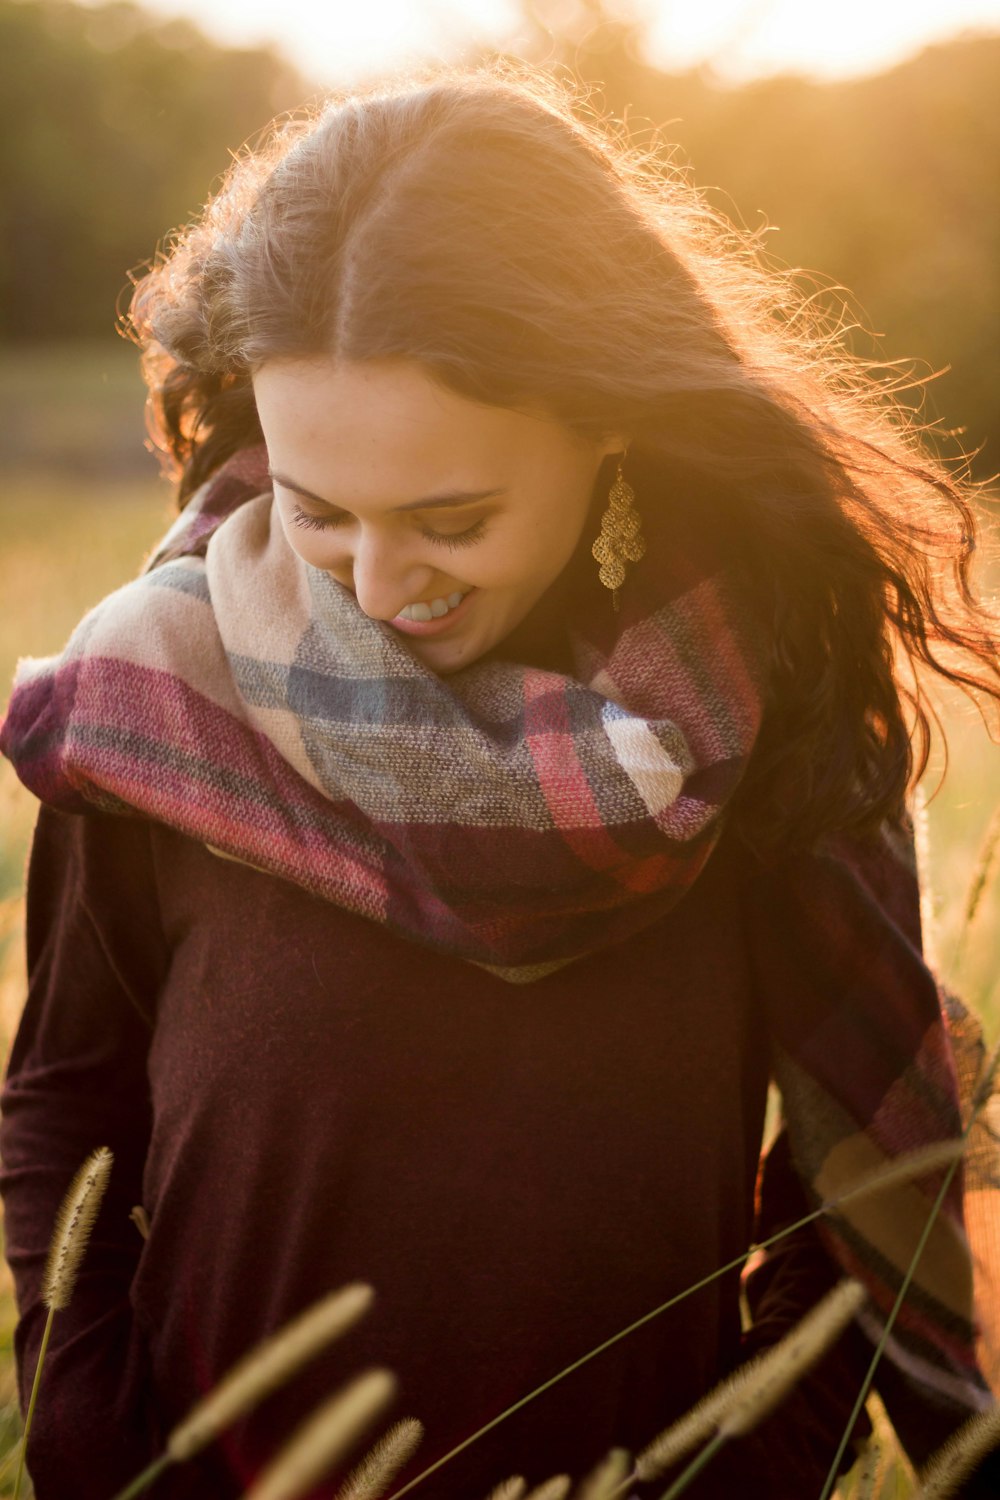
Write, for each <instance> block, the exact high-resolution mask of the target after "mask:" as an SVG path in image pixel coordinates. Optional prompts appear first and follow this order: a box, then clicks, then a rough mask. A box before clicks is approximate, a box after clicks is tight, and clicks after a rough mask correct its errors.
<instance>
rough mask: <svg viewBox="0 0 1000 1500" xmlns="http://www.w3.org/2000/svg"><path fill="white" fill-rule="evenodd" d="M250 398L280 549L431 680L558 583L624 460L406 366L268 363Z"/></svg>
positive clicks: (473, 653) (614, 444) (492, 638)
mask: <svg viewBox="0 0 1000 1500" xmlns="http://www.w3.org/2000/svg"><path fill="white" fill-rule="evenodd" d="M254 391H255V394H256V398H257V410H258V412H259V414H260V420H261V425H262V427H263V431H264V437H265V440H266V442H267V451H268V459H269V463H270V469H271V475H272V478H273V481H274V495H275V502H276V505H277V510H278V514H279V515H280V518H281V524H282V526H283V528H284V532H285V536H286V537H287V539H288V542H289V545H290V546H291V547H292V548H293V549H294V550H295V551H296V552H297V553H298V554H299V556H300V557H302V558H304V559H305V561H306V562H308V563H311V564H312V565H313V567H316V568H322V569H324V570H325V571H326V572H328V573H330V574H331V575H332V576H333V577H334V578H335V579H336V580H337V582H338V583H341V584H343V586H344V587H345V588H347V589H350V590H351V592H352V593H353V594H354V595H355V597H356V598H357V601H358V604H359V605H360V606H361V608H362V609H363V610H364V612H365V614H367V615H370V616H371V617H372V619H375V620H384V621H386V622H387V623H388V624H389V625H391V626H392V628H393V629H394V630H395V631H397V632H398V633H399V635H400V637H401V638H405V641H406V644H407V646H408V647H409V648H410V649H411V650H412V651H413V653H414V654H415V655H416V656H417V657H418V658H419V660H420V661H421V662H422V663H423V664H424V665H425V666H427V667H429V668H430V669H431V671H434V672H439V673H447V672H454V671H456V670H457V669H458V668H460V667H465V666H468V665H469V663H470V662H474V661H476V660H477V658H478V657H480V656H482V655H483V654H484V653H485V652H487V651H489V650H490V649H491V648H492V647H493V646H495V645H497V644H498V642H500V641H502V640H503V639H504V637H505V636H507V635H508V634H509V633H510V632H511V631H512V630H513V629H514V627H515V626H516V625H518V624H519V623H520V622H521V621H522V620H523V619H524V617H525V615H526V614H527V613H528V611H529V610H530V609H531V608H532V606H533V605H534V604H536V603H537V602H538V600H539V599H540V598H541V596H542V595H543V594H544V593H545V591H546V589H548V587H549V586H550V584H552V583H554V581H555V580H556V578H557V577H558V576H559V574H560V573H561V572H562V570H563V568H564V567H565V566H566V564H567V562H568V561H569V559H570V557H571V555H572V553H573V550H574V548H575V547H576V544H577V542H578V541H579V539H580V535H581V531H582V529H583V525H584V521H585V519H586V516H587V511H588V509H589V506H590V502H591V497H592V492H593V487H594V481H595V479H596V477H597V471H598V469H599V467H600V465H601V462H602V460H603V459H604V457H605V456H606V455H607V454H609V453H616V452H621V450H622V449H623V448H624V447H625V442H624V441H623V440H621V439H619V438H618V437H617V436H614V437H609V438H608V440H607V442H605V443H601V444H598V443H595V442H591V441H589V440H583V439H581V438H579V437H577V436H576V435H575V434H574V433H572V432H570V431H569V429H568V428H566V427H564V426H562V425H561V424H560V423H557V422H555V421H553V420H552V419H550V418H547V417H543V416H529V415H526V414H525V413H523V412H515V411H509V410H507V409H506V408H503V407H497V406H481V405H479V404H477V403H476V402H474V401H469V400H467V399H465V398H464V397H462V396H458V395H455V394H454V393H453V392H451V391H448V390H447V389H445V388H444V387H443V386H441V385H439V384H438V383H437V382H436V381H435V380H434V379H433V378H432V377H431V376H430V375H429V374H428V373H427V372H426V370H425V369H423V368H422V367H421V366H420V365H419V364H418V363H417V362H415V361H412V360H402V359H400V360H377V361H375V360H372V361H367V362H361V363H346V362H340V363H335V362H334V361H332V360H326V359H317V360H312V359H310V360H298V359H294V360H275V361H273V362H271V363H269V364H266V365H264V366H263V367H262V368H261V369H260V371H259V372H258V374H257V375H256V376H255V378H254ZM595 566H596V564H595Z"/></svg>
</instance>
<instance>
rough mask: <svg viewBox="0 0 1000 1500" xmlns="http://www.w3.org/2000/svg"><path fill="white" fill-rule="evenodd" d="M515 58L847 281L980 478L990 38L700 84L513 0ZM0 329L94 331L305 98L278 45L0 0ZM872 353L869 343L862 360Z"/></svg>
mask: <svg viewBox="0 0 1000 1500" xmlns="http://www.w3.org/2000/svg"><path fill="white" fill-rule="evenodd" d="M523 9H524V12H525V18H526V21H527V23H528V26H529V34H530V35H531V36H533V38H534V40H533V42H531V43H530V45H529V48H528V53H529V55H530V56H532V57H533V58H534V59H535V60H537V61H540V62H542V63H544V64H546V65H548V66H559V65H563V64H564V65H566V66H568V67H569V68H571V69H572V70H573V71H574V73H576V74H577V75H579V76H580V77H581V78H583V80H584V81H588V82H591V83H594V84H595V85H597V84H599V85H600V91H599V94H598V95H597V96H596V102H597V103H598V104H599V105H600V106H602V107H606V108H607V109H609V110H610V111H612V112H613V113H614V114H615V115H617V116H619V117H624V118H625V119H626V120H627V122H628V123H629V125H630V128H632V129H633V130H637V131H638V132H639V134H640V135H642V133H643V131H644V130H646V131H648V128H649V127H650V126H651V125H653V124H655V125H657V126H659V127H660V128H661V134H662V137H663V139H664V140H666V141H672V142H674V143H676V146H677V147H678V148H679V150H680V159H681V160H682V161H684V162H689V163H690V164H691V165H692V166H693V169H694V177H695V181H696V182H697V183H698V184H699V186H701V187H702V188H704V189H706V190H708V193H709V196H710V198H711V199H712V200H713V202H714V203H715V205H716V206H717V207H719V208H720V209H721V210H722V211H723V212H725V213H726V214H727V215H728V217H730V218H731V219H733V220H734V221H735V222H736V223H738V224H743V225H747V226H749V227H751V228H753V227H756V226H759V225H762V224H763V223H765V222H766V223H767V224H769V225H771V226H774V228H773V229H772V230H770V231H769V232H768V234H767V237H766V241H765V244H766V248H767V251H768V253H769V254H770V255H771V256H773V257H775V258H777V259H780V260H781V261H783V262H785V263H788V264H791V265H795V266H801V267H804V268H807V269H808V270H810V271H815V272H818V273H819V274H820V277H821V279H822V280H824V281H825V280H828V279H829V280H830V281H832V282H835V283H840V284H842V285H843V286H844V287H847V288H849V289H850V290H851V292H852V293H853V294H854V299H855V300H854V302H853V304H852V307H853V311H854V314H855V315H857V313H858V309H859V308H860V317H861V321H862V322H863V323H865V324H866V325H867V326H868V327H869V328H870V329H872V330H874V331H875V332H876V333H878V334H879V335H883V337H881V338H880V340H879V343H878V346H877V352H878V354H879V355H881V356H882V357H884V358H885V359H887V360H888V359H895V358H904V359H905V358H908V357H910V356H916V357H917V360H918V365H917V373H918V374H921V373H922V374H926V373H928V371H929V370H930V369H931V368H933V369H941V368H944V367H947V366H950V367H951V372H950V373H949V374H948V375H947V376H946V377H945V378H944V379H943V380H941V381H938V382H934V383H933V384H932V386H931V387H930V389H929V392H928V395H927V398H926V415H927V416H928V417H932V418H939V419H940V420H941V421H942V424H943V425H944V426H945V427H949V428H964V429H965V433H964V437H963V439H962V441H963V442H964V444H965V446H966V447H967V448H971V447H978V446H980V445H981V444H983V443H986V447H985V451H984V452H983V454H982V455H981V457H980V459H979V460H978V461H977V464H976V469H977V472H978V473H979V474H980V475H981V476H982V475H987V474H991V473H993V472H995V471H996V469H998V468H1000V409H998V400H997V392H998V390H1000V280H998V275H997V268H998V266H1000V212H998V209H1000V111H998V110H997V107H996V92H997V79H998V78H1000V36H989V35H987V36H970V37H964V38H959V39H957V40H955V41H953V42H951V43H948V44H943V45H939V46H936V47H934V48H930V49H928V50H927V51H925V52H923V53H922V54H921V55H919V56H918V57H916V58H914V59H912V60H911V61H909V62H906V63H904V64H902V65H901V66H899V67H896V68H894V69H892V70H891V71H889V72H886V73H883V74H880V75H878V76H876V77H868V78H863V79H857V80H851V81H848V82H839V83H815V82H810V81H806V80H804V79H800V78H795V77H777V78H771V79H767V80H763V81H760V82H756V83H752V84H748V85H744V86H742V87H738V88H736V87H722V86H720V85H719V84H718V83H717V82H716V81H715V80H714V79H713V77H712V75H711V74H710V73H709V72H707V71H705V70H696V71H692V72H686V73H683V74H668V73H664V72H662V71H659V70H657V69H655V68H654V67H652V66H651V65H650V64H649V62H648V60H647V59H646V57H645V53H644V49H643V36H642V30H641V25H640V23H639V22H631V21H628V20H626V19H622V17H621V13H620V12H617V11H612V10H609V9H607V8H606V4H605V0H523ZM0 88H2V97H3V98H4V99H5V100H6V107H7V121H8V126H7V129H6V130H5V131H4V133H3V135H2V137H0V342H2V343H3V344H5V345H7V346H8V347H9V346H10V345H17V344H24V343H26V342H31V343H38V342H39V341H55V340H59V341H65V340H66V339H72V338H91V337H94V336H95V335H96V336H100V335H102V334H105V333H107V332H108V331H109V330H110V328H111V327H112V326H113V323H114V317H115V307H116V303H117V302H118V301H119V299H120V298H121V295H122V292H123V288H125V286H126V273H127V271H128V270H129V269H130V268H132V267H137V266H139V265H140V264H141V263H142V262H143V261H144V260H146V259H148V258H149V257H150V256H151V255H152V254H153V252H154V250H155V248H156V245H157V244H158V242H160V241H161V240H162V238H163V236H164V235H165V233H166V232H167V230H168V229H169V228H170V227H171V226H176V225H179V224H181V223H183V222H184V221H185V220H186V219H187V218H189V217H190V216H191V215H192V214H194V213H195V212H196V211H197V209H198V207H199V206H200V204H201V202H202V201H203V199H204V197H205V194H206V191H207V190H208V188H209V186H210V185H211V184H212V183H213V182H217V181H218V179H219V176H220V174H221V173H222V172H223V171H224V170H225V168H226V165H227V163H228V159H229V153H230V152H232V151H234V150H237V149H238V148H239V147H240V145H241V144H242V143H243V141H244V140H245V139H247V138H248V137H251V136H252V135H253V134H254V133H256V132H257V131H258V130H259V129H260V128H261V127H262V126H263V125H264V123H265V122H266V121H267V120H269V119H270V118H271V117H272V116H273V115H275V114H276V113H279V112H281V111H283V110H286V109H293V108H295V107H296V106H298V105H299V104H301V103H302V102H304V101H306V100H308V99H318V98H319V97H321V95H320V94H319V93H318V92H317V90H316V89H315V88H314V86H313V85H311V84H310V83H309V82H307V81H306V80H304V79H303V78H301V77H300V76H299V75H297V74H296V73H295V71H294V70H293V69H292V68H291V67H290V66H289V65H288V64H287V63H286V62H284V61H283V60H282V59H281V58H280V57H279V56H278V55H277V54H275V53H273V52H270V51H268V50H266V49H252V50H234V49H230V48H224V47H220V46H218V45H215V44H213V43H211V42H210V41H208V40H207V39H206V38H205V37H204V36H203V35H202V34H201V33H200V32H199V31H198V30H197V28H196V27H194V26H192V25H191V24H189V23H187V22H180V21H169V22H167V21H163V20H161V19H158V18H156V17H154V16H152V15H151V14H149V13H147V12H145V11H143V10H142V9H141V8H140V7H139V6H137V5H135V4H133V3H132V0H113V3H111V4H104V5H99V6H95V7H86V8H85V7H83V6H80V5H77V4H74V3H72V0H0ZM862 352H865V353H871V352H872V350H871V346H869V347H868V348H865V349H863V350H862Z"/></svg>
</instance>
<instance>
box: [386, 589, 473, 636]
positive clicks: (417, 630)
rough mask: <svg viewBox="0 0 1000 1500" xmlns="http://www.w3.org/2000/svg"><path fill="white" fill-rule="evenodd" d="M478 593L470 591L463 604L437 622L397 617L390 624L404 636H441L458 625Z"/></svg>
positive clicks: (457, 605)
mask: <svg viewBox="0 0 1000 1500" xmlns="http://www.w3.org/2000/svg"><path fill="white" fill-rule="evenodd" d="M478 592H479V590H478V589H470V590H469V592H468V593H467V594H466V596H465V598H464V599H463V600H462V602H461V604H456V605H455V608H454V609H450V610H449V611H448V613H447V614H446V615H439V616H438V617H437V619H436V620H406V619H403V618H402V616H400V615H396V617H395V619H392V620H390V621H389V624H390V625H391V626H392V628H393V629H394V630H399V631H402V633H403V635H441V634H442V633H443V632H444V631H446V630H448V629H450V628H451V626H452V625H455V624H457V623H458V621H459V620H460V619H461V618H462V616H463V615H464V614H465V612H466V610H467V608H468V605H469V600H470V599H471V598H472V597H473V595H474V594H478Z"/></svg>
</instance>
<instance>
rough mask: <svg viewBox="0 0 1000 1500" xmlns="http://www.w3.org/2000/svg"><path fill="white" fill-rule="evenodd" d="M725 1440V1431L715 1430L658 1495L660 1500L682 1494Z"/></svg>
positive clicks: (674, 1498) (670, 1498) (671, 1498)
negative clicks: (681, 1470) (711, 1437)
mask: <svg viewBox="0 0 1000 1500" xmlns="http://www.w3.org/2000/svg"><path fill="white" fill-rule="evenodd" d="M725 1441H726V1435H725V1433H723V1432H717V1433H716V1434H715V1436H714V1438H713V1439H712V1441H711V1442H710V1443H706V1444H705V1446H704V1448H702V1450H701V1452H700V1453H699V1454H697V1455H696V1456H695V1457H694V1458H693V1459H692V1460H691V1462H690V1463H689V1464H688V1466H687V1468H686V1469H685V1470H684V1473H683V1474H678V1476H677V1478H676V1479H675V1480H674V1482H673V1484H672V1485H671V1486H670V1488H669V1489H668V1490H665V1491H664V1493H663V1494H662V1495H661V1496H660V1500H677V1496H678V1495H683V1493H684V1491H685V1490H686V1489H687V1488H688V1486H689V1485H691V1484H693V1483H694V1481H695V1480H696V1479H697V1478H698V1475H699V1474H700V1473H701V1471H702V1469H705V1468H707V1467H708V1465H709V1464H710V1463H711V1461H712V1459H713V1458H714V1457H715V1455H716V1454H717V1453H718V1451H719V1449H720V1448H721V1447H722V1445H723V1443H724V1442H725Z"/></svg>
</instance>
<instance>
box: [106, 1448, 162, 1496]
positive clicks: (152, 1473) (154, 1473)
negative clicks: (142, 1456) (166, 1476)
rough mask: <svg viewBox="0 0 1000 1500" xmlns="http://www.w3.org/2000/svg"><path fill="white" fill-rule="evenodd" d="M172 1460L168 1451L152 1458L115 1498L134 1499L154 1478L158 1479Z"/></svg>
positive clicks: (146, 1488) (147, 1487)
mask: <svg viewBox="0 0 1000 1500" xmlns="http://www.w3.org/2000/svg"><path fill="white" fill-rule="evenodd" d="M171 1462H172V1460H171V1458H170V1455H169V1454H168V1453H161V1454H160V1456H159V1458H154V1459H153V1462H152V1463H151V1464H147V1465H146V1467H145V1468H144V1469H143V1471H142V1473H141V1474H137V1475H136V1477H135V1478H134V1479H133V1480H132V1482H131V1483H130V1484H128V1485H126V1487H125V1488H124V1489H123V1490H121V1491H119V1493H118V1494H117V1495H116V1496H115V1500H135V1496H136V1495H141V1494H142V1492H143V1490H148V1489H149V1486H150V1485H151V1484H152V1483H153V1481H154V1480H155V1479H158V1478H159V1477H160V1475H161V1474H162V1473H163V1471H164V1469H166V1468H169V1466H170V1464H171Z"/></svg>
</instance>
